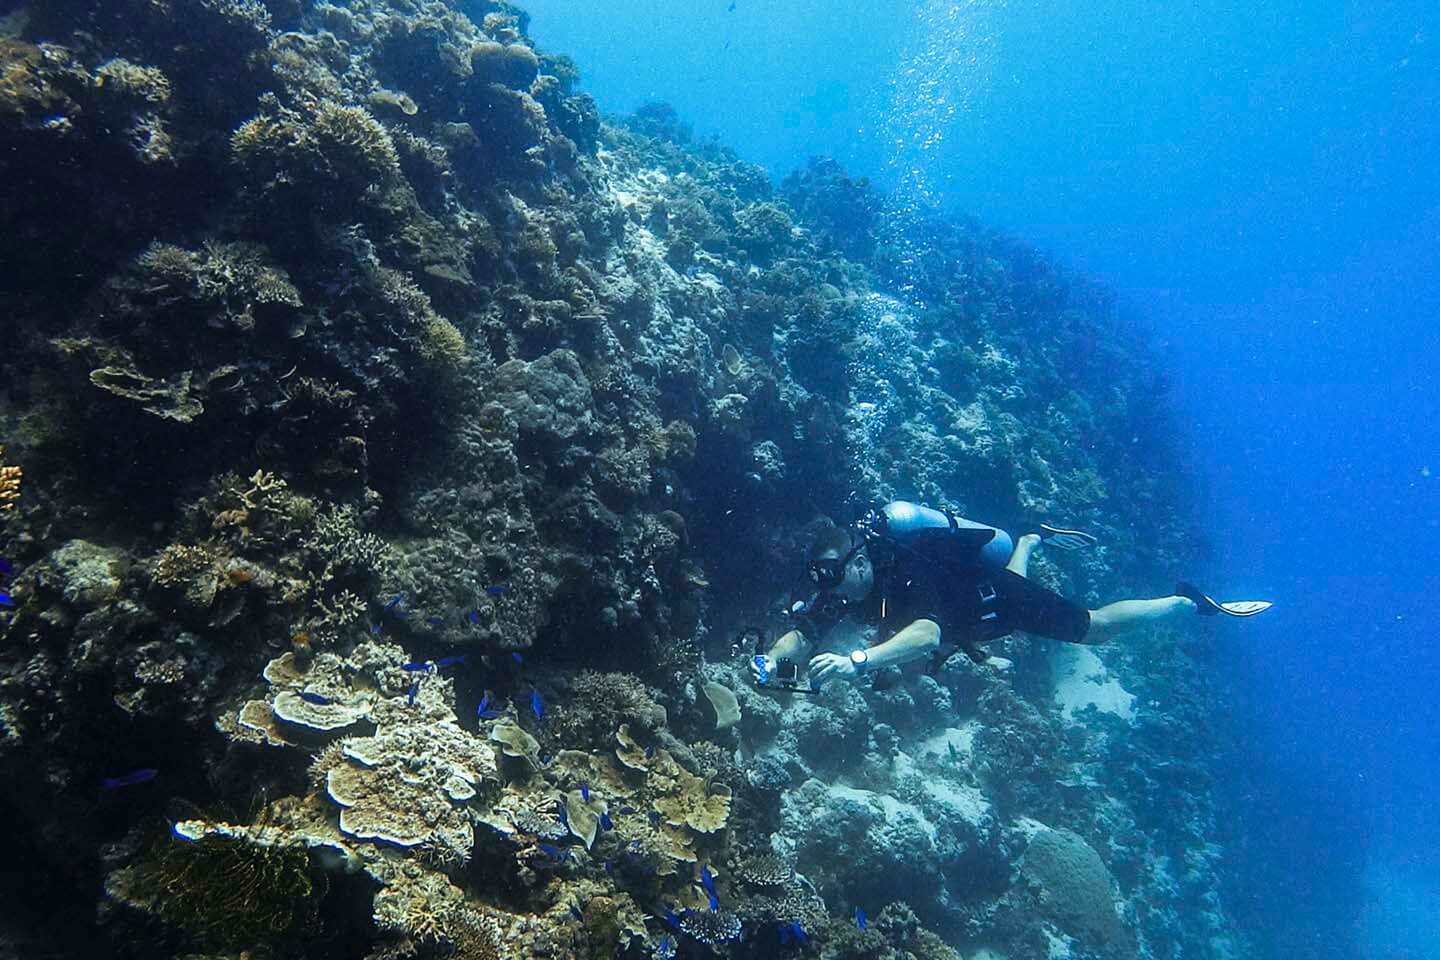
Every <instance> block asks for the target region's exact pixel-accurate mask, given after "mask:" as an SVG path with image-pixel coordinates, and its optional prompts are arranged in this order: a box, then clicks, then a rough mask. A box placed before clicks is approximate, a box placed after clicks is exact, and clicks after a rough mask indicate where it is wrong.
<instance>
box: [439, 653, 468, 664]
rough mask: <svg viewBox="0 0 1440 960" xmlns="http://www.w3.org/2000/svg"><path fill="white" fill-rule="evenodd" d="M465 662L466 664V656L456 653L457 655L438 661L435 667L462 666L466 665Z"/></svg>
mask: <svg viewBox="0 0 1440 960" xmlns="http://www.w3.org/2000/svg"><path fill="white" fill-rule="evenodd" d="M464 662H465V654H463V653H455V654H451V655H450V656H448V657H441V658H440V659H439V660H436V661H435V666H437V667H453V666H455V665H456V664H460V663H464Z"/></svg>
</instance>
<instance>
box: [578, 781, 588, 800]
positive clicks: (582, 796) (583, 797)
mask: <svg viewBox="0 0 1440 960" xmlns="http://www.w3.org/2000/svg"><path fill="white" fill-rule="evenodd" d="M580 799H581V800H584V801H585V802H586V803H589V802H590V788H589V787H588V786H586V785H585V784H583V783H582V784H580Z"/></svg>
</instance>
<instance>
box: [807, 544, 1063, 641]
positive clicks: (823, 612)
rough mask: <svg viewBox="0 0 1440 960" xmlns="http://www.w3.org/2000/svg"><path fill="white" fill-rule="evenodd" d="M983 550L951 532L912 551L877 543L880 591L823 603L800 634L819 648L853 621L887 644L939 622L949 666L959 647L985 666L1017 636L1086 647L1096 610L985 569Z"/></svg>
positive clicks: (874, 554)
mask: <svg viewBox="0 0 1440 960" xmlns="http://www.w3.org/2000/svg"><path fill="white" fill-rule="evenodd" d="M986 539H988V538H986ZM983 545H984V541H980V542H979V543H976V542H975V538H974V537H965V536H957V535H956V534H955V533H953V532H951V531H936V532H935V535H934V536H931V537H925V538H921V539H919V540H917V541H915V542H913V543H912V544H910V545H905V546H900V545H896V544H884V543H879V544H872V545H871V548H870V555H871V562H872V563H873V564H874V567H875V586H874V588H873V589H871V591H870V594H869V596H867V597H866V598H865V599H864V600H861V601H859V602H856V603H850V604H843V603H841V602H840V601H839V600H838V599H837V598H833V597H831V598H825V597H822V598H820V599H818V600H817V601H816V602H815V603H814V604H813V605H812V607H811V610H810V611H808V612H807V613H806V614H805V615H804V616H802V617H801V619H800V622H799V624H798V626H799V629H800V631H801V632H802V633H804V634H806V636H808V637H809V638H810V639H811V640H812V641H818V640H819V638H820V637H822V636H823V635H824V634H825V633H826V632H828V631H829V629H830V628H831V627H833V626H834V625H835V624H836V623H838V622H839V621H840V620H841V619H843V618H844V617H847V616H849V617H853V618H855V619H857V620H861V621H863V622H865V623H870V624H873V625H875V626H876V627H878V628H879V633H878V637H879V639H880V640H887V639H889V638H890V637H892V636H894V635H895V634H896V633H897V632H898V631H900V630H902V629H904V628H905V627H907V626H909V625H910V624H912V623H914V622H915V621H916V620H922V619H923V620H933V621H934V622H935V623H937V624H939V626H940V644H941V653H942V654H943V656H942V657H941V658H940V659H941V660H943V659H944V657H948V656H949V655H950V654H951V653H953V652H954V650H955V648H957V647H958V648H959V649H961V650H964V651H965V653H966V654H967V655H968V656H969V657H970V658H971V659H972V660H975V661H977V662H979V661H982V660H984V659H985V657H986V654H985V653H983V652H982V651H980V650H979V649H978V646H979V645H980V644H983V643H986V642H988V641H990V640H995V639H997V638H999V637H1003V636H1005V635H1006V634H1009V633H1011V632H1013V631H1015V630H1024V631H1026V632H1028V633H1035V634H1039V635H1040V636H1042V637H1051V638H1053V639H1055V640H1064V641H1067V642H1069V643H1084V642H1085V635H1086V633H1088V632H1089V630H1090V611H1089V610H1087V609H1086V608H1085V607H1083V606H1081V605H1080V604H1077V603H1074V602H1072V601H1070V600H1067V599H1065V598H1064V597H1062V596H1060V595H1059V594H1058V593H1055V592H1054V591H1051V590H1047V589H1045V588H1044V587H1042V586H1040V585H1039V584H1037V583H1033V582H1031V581H1029V580H1027V579H1025V578H1024V577H1022V576H1020V575H1019V574H1016V573H1012V572H1010V571H1009V570H1003V569H1002V570H995V569H990V568H987V567H985V566H983V565H982V564H981V563H980V559H979V548H980V547H981V546H983ZM827 599H828V600H829V601H830V602H827ZM937 662H938V661H937Z"/></svg>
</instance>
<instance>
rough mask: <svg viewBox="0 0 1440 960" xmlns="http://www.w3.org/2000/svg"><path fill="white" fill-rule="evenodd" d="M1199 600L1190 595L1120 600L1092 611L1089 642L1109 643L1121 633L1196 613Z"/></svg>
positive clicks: (1087, 641) (1087, 635)
mask: <svg viewBox="0 0 1440 960" xmlns="http://www.w3.org/2000/svg"><path fill="white" fill-rule="evenodd" d="M1194 611H1195V601H1194V600H1191V599H1189V598H1188V597H1157V598H1156V599H1154V600H1119V601H1116V602H1115V603H1107V604H1106V605H1105V606H1103V607H1101V608H1100V609H1099V610H1091V611H1090V632H1089V633H1087V634H1086V635H1085V640H1084V641H1083V642H1085V643H1105V642H1106V641H1108V640H1113V639H1114V638H1115V637H1116V636H1118V635H1119V634H1122V633H1124V632H1125V631H1127V630H1132V629H1134V628H1135V627H1142V626H1144V625H1145V624H1147V623H1155V622H1156V621H1159V620H1165V619H1167V618H1169V617H1173V616H1175V615H1176V614H1180V613H1193V612H1194Z"/></svg>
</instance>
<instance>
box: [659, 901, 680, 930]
mask: <svg viewBox="0 0 1440 960" xmlns="http://www.w3.org/2000/svg"><path fill="white" fill-rule="evenodd" d="M661 906H662V907H664V908H665V912H664V913H662V914H661V916H662V917H664V918H665V922H666V923H668V924H670V926H672V927H674V928H675V929H677V930H678V929H680V918H679V917H677V916H675V908H674V907H672V906H670V904H668V903H662V904H661Z"/></svg>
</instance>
